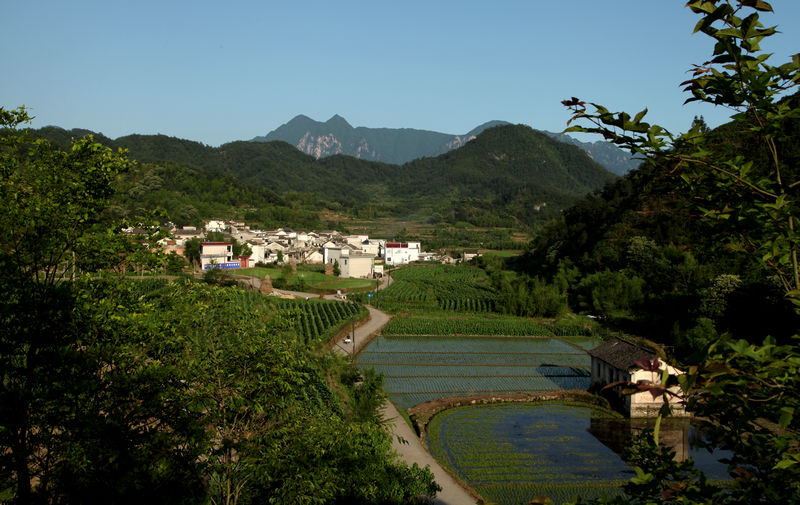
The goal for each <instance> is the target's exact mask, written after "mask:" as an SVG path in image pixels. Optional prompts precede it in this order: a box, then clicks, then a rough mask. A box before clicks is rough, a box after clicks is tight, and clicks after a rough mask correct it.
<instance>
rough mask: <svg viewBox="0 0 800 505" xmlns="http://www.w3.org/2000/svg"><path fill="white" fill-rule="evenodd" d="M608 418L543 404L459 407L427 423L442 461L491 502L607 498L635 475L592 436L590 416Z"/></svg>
mask: <svg viewBox="0 0 800 505" xmlns="http://www.w3.org/2000/svg"><path fill="white" fill-rule="evenodd" d="M609 416H616V414H614V413H611V412H608V411H605V410H602V409H598V408H596V407H589V406H584V405H568V404H563V403H549V402H548V403H541V404H522V405H519V404H517V405H508V404H495V405H482V406H470V407H461V408H456V409H449V410H446V411H444V412H441V413H439V414H437V415H436V416H435V417H434V418H433V420H432V421H431V423H430V424H429V425H428V436H429V444H430V448H431V452H432V453H433V455H434V456H435V457H436V458H437V459H438V460H439V461H440V462H442V463H443V464H444V465H445V466H447V467H448V468H449V469H450V470H451V471H453V472H454V473H455V474H456V475H458V476H459V478H461V479H463V480H464V481H465V482H467V483H468V484H469V485H470V486H472V487H473V488H474V489H475V490H476V491H478V493H480V494H481V495H482V496H483V497H484V498H486V499H487V500H489V501H492V502H497V503H500V504H508V505H514V504H517V503H528V502H529V501H530V500H531V499H533V498H534V497H536V496H547V497H548V498H550V499H551V500H552V501H553V503H563V502H570V501H572V500H574V499H575V498H576V497H577V496H580V497H582V498H592V497H598V496H603V495H606V496H609V495H614V494H617V493H619V485H620V484H621V483H623V482H624V481H626V480H627V479H628V478H630V477H631V476H632V474H633V471H632V469H631V468H630V467H629V466H628V465H627V464H625V462H623V461H622V459H621V458H620V457H619V456H618V455H617V454H616V453H614V452H613V451H612V450H611V449H609V448H608V447H606V446H605V445H604V444H603V443H602V442H601V441H600V440H598V439H597V438H595V437H594V436H593V435H592V434H591V433H590V426H591V424H592V419H593V418H604V417H605V418H607V417H609Z"/></svg>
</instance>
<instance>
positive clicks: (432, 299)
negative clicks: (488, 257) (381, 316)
mask: <svg viewBox="0 0 800 505" xmlns="http://www.w3.org/2000/svg"><path fill="white" fill-rule="evenodd" d="M391 275H392V279H394V282H393V283H392V284H391V285H390V286H389V287H388V288H387V289H384V290H383V291H381V292H380V294H379V295H378V297H377V299H376V300H374V301H373V304H374V305H375V306H376V307H378V308H380V309H383V310H388V311H399V310H425V311H430V310H444V311H457V312H493V311H494V309H495V303H496V302H497V297H496V295H495V292H494V289H493V288H492V287H491V284H490V282H489V279H488V277H487V276H486V272H484V271H483V270H481V269H479V268H474V267H467V266H456V265H438V264H434V265H426V266H412V267H405V268H400V269H397V270H395V271H393V272H392V274H391Z"/></svg>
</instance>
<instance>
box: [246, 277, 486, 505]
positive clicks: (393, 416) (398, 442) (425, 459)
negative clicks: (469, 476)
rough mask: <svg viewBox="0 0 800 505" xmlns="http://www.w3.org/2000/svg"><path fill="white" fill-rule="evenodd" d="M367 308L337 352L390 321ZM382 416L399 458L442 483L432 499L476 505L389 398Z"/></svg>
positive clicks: (362, 343) (355, 346) (360, 344)
mask: <svg viewBox="0 0 800 505" xmlns="http://www.w3.org/2000/svg"><path fill="white" fill-rule="evenodd" d="M251 282H252V281H251ZM390 283H391V277H390V276H386V278H385V280H384V282H383V283H382V286H381V288H384V287H386V286H388V285H389V284H390ZM253 284H255V283H253ZM259 284H260V282H259ZM254 287H255V286H254ZM276 291H278V290H276ZM280 292H281V293H285V294H291V295H293V296H297V297H300V298H305V297H309V298H317V297H319V295H315V294H313V293H300V292H296V291H284V290H281V291H280ZM326 298H333V295H327V296H326ZM367 309H369V319H367V320H366V321H365V322H363V323H362V324H361V325H360V326H357V327H356V328H355V332H354V336H353V339H352V342H350V343H348V344H345V343H344V338H342V339H340V340H339V341H338V342H336V346H335V348H336V349H337V350H338V351H339V352H343V353H345V354H352V353H353V352H356V353H357V352H359V351H361V349H363V348H364V347H366V346H367V345H368V344H369V343H370V342H371V341H372V339H373V338H375V336H376V335H377V334H378V333H380V331H381V330H382V329H383V327H384V326H386V325H387V324H388V323H389V319H390V317H389V315H388V314H386V313H385V312H382V311H380V310H378V309H376V308H374V307H371V306H369V305H367ZM383 418H384V420H385V421H386V424H387V426H388V427H389V430H390V431H391V433H392V434H393V435H394V436H393V437H392V447H393V448H394V450H395V452H397V454H398V455H399V456H400V458H401V459H402V460H403V461H405V462H406V463H407V464H409V465H411V464H413V463H416V464H417V465H419V466H420V467H422V468H424V467H426V466H428V467H430V469H431V472H433V476H434V479H435V480H436V482H437V483H438V484H439V486H441V487H442V490H441V491H440V492H439V493H438V494H437V495H436V498H435V499H434V500H433V503H435V504H436V505H475V504H476V503H477V502H478V500H477V498H475V497H473V496H472V495H471V494H470V493H469V492H467V491H466V490H465V489H464V488H463V487H462V486H461V485H460V484H459V483H458V482H456V480H455V479H453V477H452V476H451V475H450V474H449V473H447V472H446V471H445V470H444V469H443V468H442V466H441V465H439V463H438V462H437V461H436V460H435V459H434V458H433V456H431V454H430V453H429V452H428V450H427V448H426V447H425V446H424V445H423V443H422V441H421V440H420V439H419V438H418V437H417V435H416V433H414V430H412V429H411V427H410V426H409V425H408V423H406V421H405V419H403V417H402V416H401V415H400V413H399V412H398V411H397V408H396V407H395V406H394V405H393V404H392V403H391V402H386V405H385V406H384V408H383Z"/></svg>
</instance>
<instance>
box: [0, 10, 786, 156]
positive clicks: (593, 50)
mask: <svg viewBox="0 0 800 505" xmlns="http://www.w3.org/2000/svg"><path fill="white" fill-rule="evenodd" d="M684 3H685V2H684V1H682V0H610V1H608V0H607V1H599V0H548V1H545V0H518V1H503V0H499V1H493V2H488V1H485V0H480V1H472V0H460V1H457V2H456V1H450V0H421V1H417V0H407V1H404V2H388V1H380V0H370V1H346V0H343V1H338V2H335V1H330V0H326V1H317V0H305V1H303V2H289V1H281V2H276V1H270V0H260V1H253V2H250V1H247V2H243V1H235V0H231V1H227V2H223V1H221V0H216V1H204V0H192V1H179V0H159V1H151V0H112V1H108V0H104V1H81V0H77V1H74V2H68V1H61V0H59V1H40V0H2V1H0V19H1V20H2V28H1V29H0V48H2V49H0V62H2V77H0V106H3V107H5V108H15V107H17V106H19V105H22V104H24V105H26V106H28V107H31V108H32V113H33V114H34V115H35V116H36V119H35V121H34V122H33V124H32V125H33V126H34V127H39V126H45V125H57V126H61V127H64V128H87V129H90V130H94V131H98V132H102V133H104V134H105V135H107V136H109V137H112V138H116V137H119V136H122V135H127V134H130V133H143V134H152V133H162V134H165V135H171V136H176V137H181V138H186V139H191V140H196V141H200V142H204V143H206V144H209V145H214V146H216V145H219V144H222V143H224V142H229V141H232V140H243V139H251V138H253V137H255V136H257V135H265V134H266V133H268V132H269V131H271V130H273V129H275V128H277V127H278V126H280V125H281V124H283V123H285V122H287V121H289V120H290V119H291V118H293V117H294V116H295V115H297V114H305V115H307V116H309V117H311V118H313V119H316V120H319V121H325V120H327V119H328V118H330V117H331V116H332V115H334V114H340V115H341V116H343V117H344V118H346V119H347V120H348V121H349V122H350V124H352V125H353V126H368V127H374V128H377V127H389V128H418V129H425V130H434V131H440V132H445V133H452V134H461V133H466V132H467V131H469V130H471V129H472V128H474V127H475V126H477V125H479V124H481V123H483V122H485V121H489V120H493V119H500V120H505V121H510V122H513V123H524V124H528V125H531V126H532V127H534V128H538V129H543V130H550V131H560V130H562V129H563V128H564V127H565V123H566V121H567V119H568V118H569V114H568V112H567V111H566V109H564V107H563V106H562V105H561V104H560V101H561V100H563V99H565V98H569V97H570V96H577V97H579V98H581V99H584V100H587V101H593V102H596V103H601V104H603V105H606V106H608V107H609V108H611V109H614V110H625V111H629V112H637V111H638V110H640V109H641V108H643V107H648V108H649V110H650V113H649V114H648V116H647V117H648V118H649V119H650V120H652V121H655V122H657V123H659V124H661V125H663V126H665V127H667V128H669V129H670V130H672V131H675V132H679V131H685V130H686V129H687V128H688V125H689V124H690V122H691V120H692V117H693V116H694V115H700V114H702V115H703V116H704V117H705V118H706V120H707V121H708V122H709V123H710V124H711V125H712V126H713V125H717V124H720V123H721V122H724V121H725V120H726V119H727V117H728V113H727V111H725V110H715V109H713V108H710V107H700V106H683V105H682V103H683V100H684V99H685V98H686V96H685V95H683V94H682V93H681V91H680V87H679V85H678V84H679V83H680V82H681V81H683V80H685V79H686V78H687V75H688V74H686V71H687V70H688V69H689V68H690V66H691V64H693V63H702V62H703V61H705V60H706V59H707V58H708V57H709V55H710V54H711V48H712V45H711V40H710V39H709V38H707V37H705V36H703V35H701V34H696V35H691V32H692V29H693V27H694V24H695V22H696V20H697V18H696V16H694V15H693V14H692V13H691V12H690V11H689V10H688V9H686V8H684V7H683V5H684ZM772 4H773V7H774V8H775V11H776V13H775V15H767V16H764V17H763V18H762V19H763V21H764V23H765V24H777V25H779V29H780V30H781V31H782V32H783V33H781V34H779V35H777V36H775V37H772V38H771V39H769V40H768V41H767V42H766V43H765V44H764V49H766V50H768V51H770V52H773V53H775V56H773V59H772V60H771V62H772V63H775V64H778V63H783V62H785V61H787V59H788V57H789V55H791V54H792V53H796V52H800V27H798V23H800V0H774V1H773V2H772Z"/></svg>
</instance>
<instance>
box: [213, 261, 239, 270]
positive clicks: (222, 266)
mask: <svg viewBox="0 0 800 505" xmlns="http://www.w3.org/2000/svg"><path fill="white" fill-rule="evenodd" d="M240 267H241V265H240V264H239V262H238V261H237V262H235V263H215V264H211V265H206V266H205V268H204V270H211V269H212V268H220V269H223V270H230V269H232V268H240Z"/></svg>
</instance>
